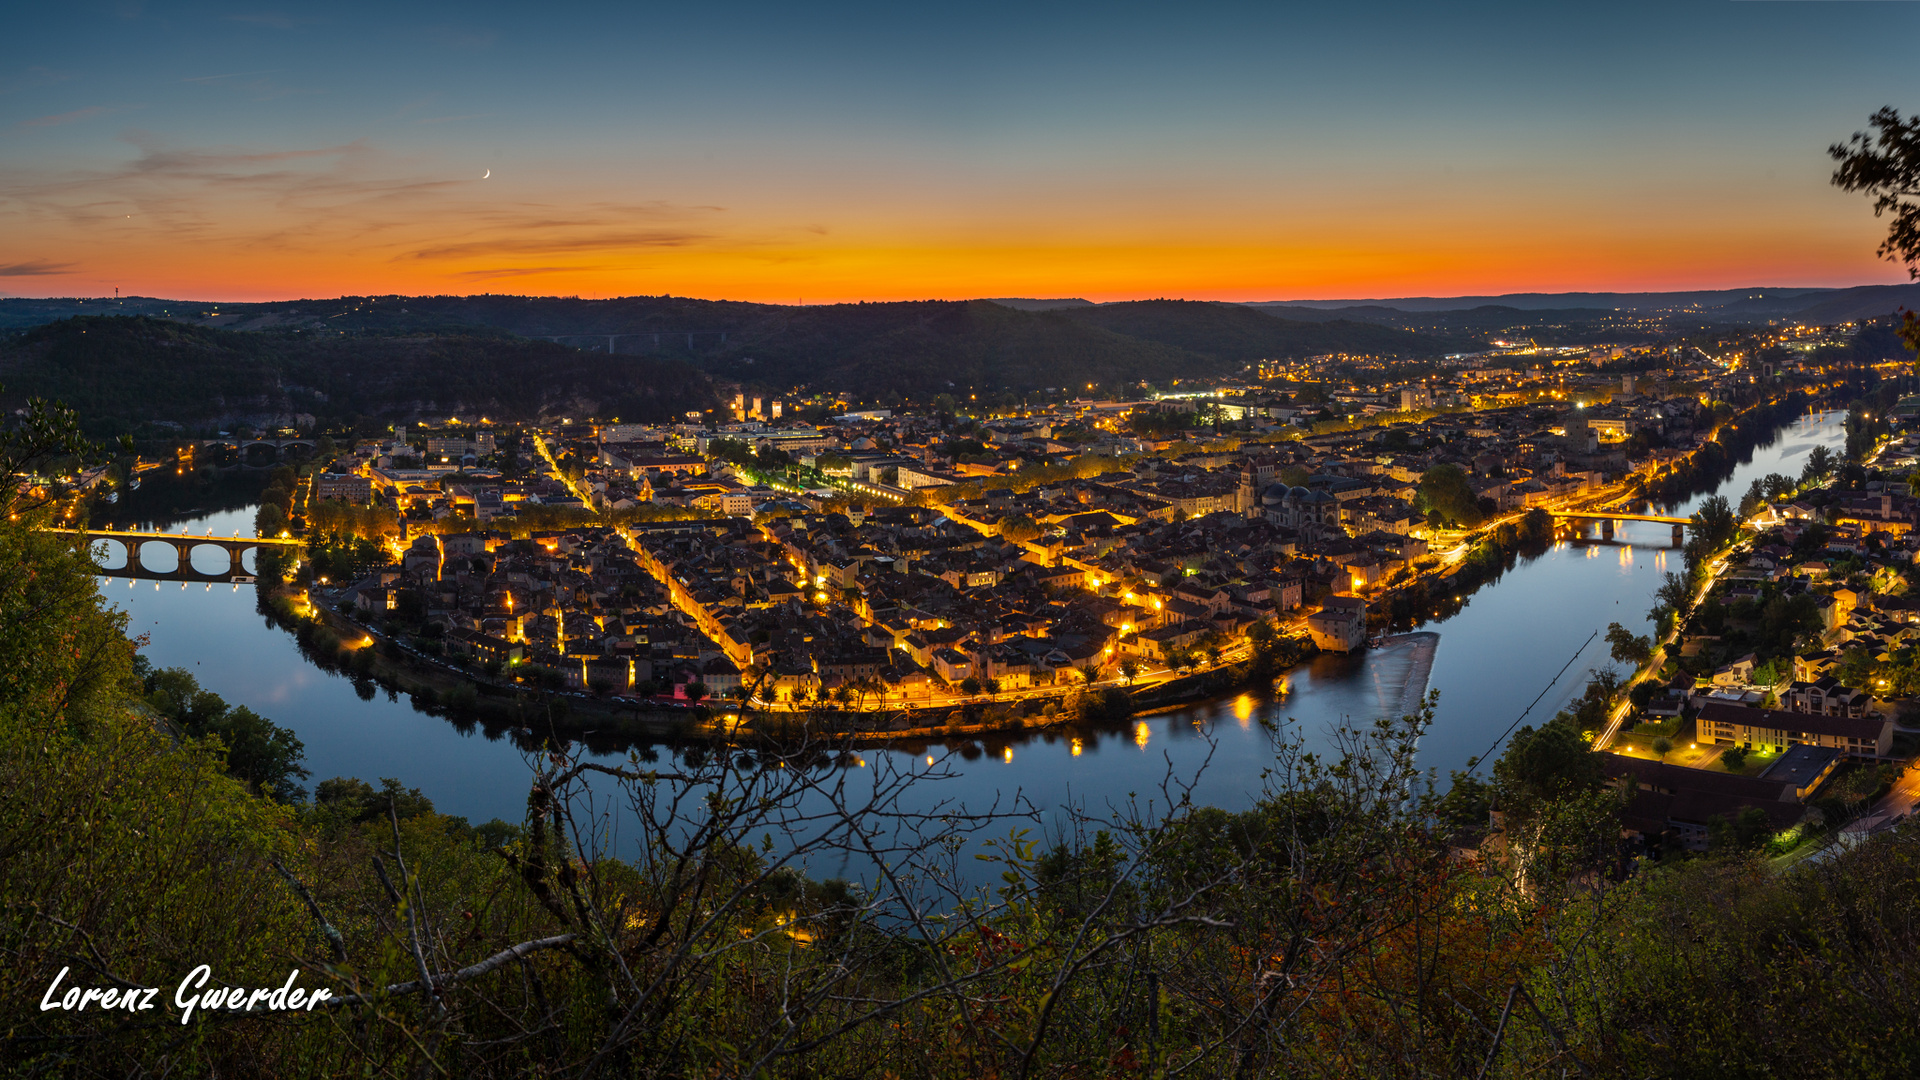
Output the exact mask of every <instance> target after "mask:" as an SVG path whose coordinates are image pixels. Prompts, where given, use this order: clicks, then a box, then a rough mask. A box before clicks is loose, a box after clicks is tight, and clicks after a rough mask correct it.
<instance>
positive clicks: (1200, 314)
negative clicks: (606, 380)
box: [0, 296, 1482, 416]
mask: <svg viewBox="0 0 1920 1080" xmlns="http://www.w3.org/2000/svg"><path fill="white" fill-rule="evenodd" d="M69 303H70V304H71V305H72V308H71V310H72V311H73V312H82V311H85V312H91V311H95V310H100V309H102V308H103V307H104V308H106V309H107V310H140V311H145V312H155V311H163V312H165V313H166V315H167V317H168V318H171V319H174V320H179V321H183V322H186V323H189V324H193V325H199V326H206V327H210V328H219V329H223V330H239V331H254V332H257V333H259V334H262V335H271V337H272V340H273V341H274V342H275V343H274V344H262V343H254V344H242V343H241V342H240V341H239V339H235V338H219V337H215V338H206V339H199V340H204V341H220V342H221V343H222V345H221V349H222V350H224V351H225V352H226V353H229V354H232V355H233V356H236V357H237V356H242V355H245V356H265V355H269V354H270V355H272V356H275V357H292V356H301V357H306V356H334V355H337V354H338V351H339V350H340V349H342V348H345V346H342V345H340V344H339V343H340V342H342V341H348V340H351V341H354V342H355V344H354V345H353V346H352V348H353V349H354V350H358V351H361V352H365V351H368V350H372V351H374V352H377V353H380V354H381V355H383V356H387V355H394V354H397V355H398V358H399V360H400V362H401V365H402V368H403V369H405V370H403V371H402V372H401V373H400V378H399V379H398V380H397V382H396V383H395V384H394V385H392V386H388V387H383V388H382V391H381V394H383V395H385V396H375V397H369V398H367V399H366V400H365V403H364V404H363V405H362V406H361V408H362V411H367V412H384V411H390V410H393V409H401V410H403V411H404V409H405V407H406V406H407V405H408V404H409V403H410V402H412V401H414V400H436V401H437V400H438V399H439V398H441V397H451V396H453V395H452V394H450V393H448V391H449V390H460V391H462V392H465V393H467V394H468V395H469V396H470V398H471V399H472V402H473V403H472V404H469V405H468V407H469V408H472V407H475V405H478V406H479V407H486V406H485V404H484V399H485V397H486V393H485V390H484V389H483V388H481V387H461V386H455V387H442V386H440V385H439V383H438V381H437V380H435V379H433V378H431V377H429V378H427V379H425V380H424V381H423V383H422V385H420V386H419V387H412V386H409V385H407V383H408V378H407V376H406V371H407V370H411V368H412V365H413V363H414V360H413V358H415V357H422V358H426V359H431V358H432V356H433V355H434V354H435V353H437V352H439V353H444V352H445V351H447V350H449V349H451V350H454V351H457V352H459V353H460V354H461V355H463V356H472V357H475V358H476V362H477V363H478V364H479V367H480V369H481V371H482V372H484V371H487V370H491V368H492V366H493V361H492V359H490V358H493V357H495V356H498V357H499V358H501V360H502V361H503V362H505V363H507V365H508V366H509V367H510V368H517V369H518V370H519V373H520V375H521V376H525V375H526V374H527V373H528V372H527V370H526V369H525V368H524V366H522V362H523V361H526V360H527V359H529V358H533V359H537V360H539V361H540V363H541V364H547V365H554V366H556V367H557V368H558V369H562V371H561V374H560V375H559V377H558V381H560V382H563V383H567V385H564V386H559V387H556V386H553V385H552V384H553V383H554V382H555V381H556V378H554V377H549V374H548V372H547V371H546V370H544V369H540V370H535V371H533V372H532V374H533V376H534V378H533V380H532V381H533V382H537V383H538V384H539V385H541V387H542V391H541V403H543V404H544V403H548V402H551V401H553V400H555V399H560V400H564V399H567V398H571V397H580V398H583V399H586V398H597V399H611V395H610V393H609V391H607V390H606V389H604V388H598V387H597V383H596V381H595V379H594V378H593V377H591V376H589V375H588V374H587V372H589V371H591V370H593V365H592V364H591V363H588V364H586V365H585V366H584V367H580V366H578V364H579V357H580V356H581V355H582V353H584V352H592V353H598V354H600V355H601V356H603V357H604V356H605V355H606V354H607V353H608V350H609V345H610V344H611V351H612V353H613V354H614V355H615V356H618V357H629V356H632V357H645V358H651V359H654V360H659V361H683V362H685V363H687V364H690V365H693V366H695V367H697V368H699V369H700V370H702V371H704V372H706V373H708V374H709V375H712V376H716V377H718V378H721V379H723V380H727V381H739V382H743V383H748V384H751V385H754V386H758V387H765V388H767V389H769V390H773V391H775V392H787V391H790V390H791V389H792V388H793V387H797V386H808V387H811V388H813V389H816V390H823V391H829V392H835V393H850V394H859V395H867V396H879V395H884V394H887V393H898V394H901V395H905V396H916V395H931V394H935V393H941V392H946V391H949V390H953V391H966V390H980V391H999V390H1017V391H1018V390H1038V389H1043V388H1046V387H1050V386H1051V387H1077V386H1083V385H1084V384H1087V383H1096V384H1101V385H1103V386H1113V385H1118V384H1125V383H1131V382H1137V381H1140V380H1148V381H1152V382H1156V383H1166V382H1169V381H1171V380H1174V379H1189V378H1209V377H1218V376H1220V375H1225V374H1234V373H1238V372H1240V371H1241V370H1243V368H1244V367H1245V366H1246V365H1247V364H1249V363H1252V362H1254V361H1257V360H1261V359H1286V358H1298V357H1304V356H1312V355H1317V354H1321V353H1331V352H1352V353H1371V354H1376V355H1389V356H1409V357H1413V356H1435V355H1439V354H1442V353H1446V352H1456V351H1462V350H1464V349H1469V348H1473V347H1477V346H1479V345H1481V344H1482V343H1481V342H1480V341H1478V340H1477V339H1475V338H1472V337H1470V336H1467V335H1444V336H1440V335H1428V334H1419V333H1411V332H1407V331H1405V330H1402V329H1398V328H1394V327H1385V326H1378V325H1368V324H1365V323H1361V322H1350V321H1345V320H1338V321H1331V322H1329V321H1324V320H1323V321H1316V322H1306V321H1299V320H1294V319H1288V318H1283V317H1280V316H1277V315H1270V314H1268V313H1266V312H1262V311H1256V310H1254V309H1251V308H1247V307H1244V306H1241V305H1238V304H1218V303H1201V302H1194V301H1180V300H1151V301H1141V302H1137V303H1125V304H1102V305H1081V306H1076V307H1070V308H1062V309H1055V310H1047V311H1024V310H1018V309H1015V308H1011V307H1008V306H1005V305H1003V304H998V303H995V302H993V301H989V300H970V301H919V302H907V303H885V304H832V305H821V306H816V307H781V306H774V305H765V304H743V303H734V302H730V301H710V300H690V299H685V298H679V297H626V298H621V299H615V300H578V299H571V298H565V297H523V296H467V297H458V296H446V297H345V298H342V299H338V300H299V301H287V302H283V303H271V304H238V305H234V304H224V305H213V304H205V303H198V302H189V301H178V302H176V301H155V300H151V299H147V298H138V297H136V298H129V299H128V300H127V301H125V305H127V306H126V308H124V309H115V308H114V307H113V306H112V305H111V304H107V303H103V302H100V301H88V302H86V303H85V304H84V305H82V304H81V303H80V302H78V301H73V302H69ZM63 310H64V309H62V308H60V307H59V304H58V303H56V302H53V301H13V300H9V301H0V325H5V324H10V323H11V324H15V325H17V324H18V323H19V322H21V321H31V320H33V319H47V318H53V317H58V316H59V315H60V314H61V312H62V311H63ZM84 317H91V316H84ZM94 333H95V334H98V333H100V331H94ZM502 334H508V335H515V336H517V337H520V338H534V339H538V338H547V339H557V340H558V346H559V348H560V350H561V351H564V352H565V353H567V354H568V355H570V356H573V357H574V358H575V366H569V365H565V364H560V363H559V361H558V360H557V357H559V356H560V351H555V350H553V349H549V350H548V351H546V352H541V351H539V350H538V349H533V348H532V347H531V346H529V345H527V344H526V343H521V344H520V345H517V346H513V347H509V346H507V345H505V344H502V343H497V342H496V343H494V344H488V345H481V344H479V343H478V342H477V341H468V342H467V343H465V344H462V345H458V346H453V345H447V344H444V343H442V344H436V345H427V344H424V342H426V341H427V340H429V339H431V340H434V341H437V342H443V339H449V338H451V339H456V340H464V339H472V338H475V337H476V336H478V337H481V338H497V337H498V336H499V335H502ZM43 335H44V331H41V330H36V331H31V332H29V335H28V337H29V339H30V340H29V341H28V342H23V343H20V344H21V345H24V346H25V347H26V348H27V349H28V351H29V352H31V351H32V350H33V349H34V348H39V347H41V346H38V345H35V344H33V342H36V341H40V340H43ZM76 336H77V335H76ZM610 337H611V342H610V341H609V338H610ZM380 339H390V341H389V343H386V344H378V345H375V344H369V342H371V341H378V340H380ZM66 340H69V341H70V342H72V347H74V348H76V349H78V351H77V352H76V353H74V354H73V355H74V356H75V357H76V358H81V357H85V358H86V360H87V366H88V367H89V368H90V369H91V368H93V367H98V366H101V365H102V364H108V365H109V366H110V365H111V364H113V363H119V362H121V360H122V358H120V357H117V356H116V357H106V356H104V355H101V356H95V355H94V354H97V353H100V351H101V350H102V349H103V348H106V346H101V345H98V344H96V342H95V341H86V342H78V341H73V338H68V339H66ZM402 340H404V341H409V342H412V344H409V345H406V346H404V347H403V346H399V345H396V344H392V343H391V342H397V341H402ZM328 341H331V342H332V343H333V344H332V345H331V346H329V345H327V344H326V342H328ZM115 343H116V346H117V345H118V343H119V339H118V338H116V339H115ZM16 353H17V349H16V348H12V347H10V348H8V349H7V351H6V355H7V356H8V357H9V359H6V360H0V371H4V370H5V367H4V365H8V364H9V363H14V364H17V363H18V361H17V360H13V359H11V358H13V357H14V356H15V354H16ZM549 357H551V358H556V359H553V360H549V359H547V358H549ZM136 362H142V363H143V361H136ZM304 370H305V369H302V371H304ZM620 370H621V371H622V372H626V371H627V369H626V368H625V367H622V368H621V369H620ZM575 371H577V372H579V374H578V375H577V376H574V377H571V378H572V381H571V382H568V379H569V376H567V375H566V374H565V372H575ZM657 374H658V375H659V376H660V377H662V378H670V377H671V374H672V372H671V371H669V370H662V371H661V372H659V373H657ZM681 377H682V378H684V376H681ZM288 379H289V380H290V381H293V382H297V383H299V384H300V385H303V386H308V387H314V388H319V387H318V384H316V383H314V382H312V381H309V380H307V379H305V378H304V377H301V378H295V377H294V376H293V373H292V372H291V371H289V372H288ZM9 381H18V379H17V378H15V379H12V380H9ZM236 389H237V391H238V392H239V393H240V394H241V395H242V396H243V397H252V396H259V395H260V394H261V393H263V392H265V391H263V390H262V389H261V388H260V387H259V386H256V385H253V384H248V385H245V386H241V387H237V388H236ZM327 392H328V393H332V391H330V390H329V391H327ZM436 395H437V396H436ZM661 396H663V397H674V396H676V395H675V394H673V393H666V392H664V391H663V393H662V395H661ZM686 396H692V397H698V396H700V395H698V394H694V395H686ZM306 411H312V410H306ZM582 411H584V410H582ZM603 411H604V410H603ZM627 411H628V412H633V413H635V414H636V415H638V414H639V412H640V410H639V409H637V408H633V407H627ZM88 415H93V416H99V415H101V413H100V412H99V411H92V412H89V413H88Z"/></svg>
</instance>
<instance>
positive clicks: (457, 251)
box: [405, 231, 716, 259]
mask: <svg viewBox="0 0 1920 1080" xmlns="http://www.w3.org/2000/svg"><path fill="white" fill-rule="evenodd" d="M713 239H716V237H715V236H714V235H713V234H711V233H700V232H667V231H659V232H639V233H621V234H617V235H609V236H582V237H574V238H566V237H551V238H541V237H529V238H527V239H524V240H512V239H502V240H475V241H471V242H469V243H464V244H447V245H444V246H441V247H431V248H422V249H420V250H418V251H414V252H410V253H409V254H408V255H406V256H405V257H406V258H409V259H467V258H472V257H474V256H476V255H564V254H568V253H570V252H587V251H624V250H631V249H633V248H670V247H686V246H687V245H688V244H698V243H702V242H704V241H708V240H713Z"/></svg>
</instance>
